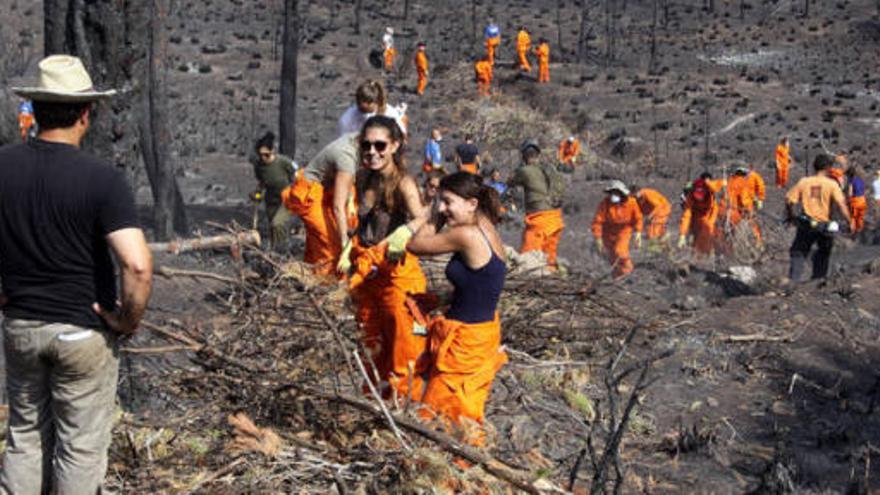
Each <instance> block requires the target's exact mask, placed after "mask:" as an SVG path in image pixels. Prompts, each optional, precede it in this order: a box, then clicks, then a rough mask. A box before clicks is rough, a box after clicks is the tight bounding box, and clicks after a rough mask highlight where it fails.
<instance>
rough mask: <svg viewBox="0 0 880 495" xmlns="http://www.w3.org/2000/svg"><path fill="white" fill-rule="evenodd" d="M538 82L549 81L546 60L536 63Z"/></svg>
mask: <svg viewBox="0 0 880 495" xmlns="http://www.w3.org/2000/svg"><path fill="white" fill-rule="evenodd" d="M538 82H550V64H549V63H547V62H539V63H538Z"/></svg>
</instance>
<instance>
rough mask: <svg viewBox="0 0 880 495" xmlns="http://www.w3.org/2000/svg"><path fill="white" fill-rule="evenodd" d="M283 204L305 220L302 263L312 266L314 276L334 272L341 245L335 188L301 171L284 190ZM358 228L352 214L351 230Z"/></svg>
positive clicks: (349, 223)
mask: <svg viewBox="0 0 880 495" xmlns="http://www.w3.org/2000/svg"><path fill="white" fill-rule="evenodd" d="M281 201H282V202H283V203H284V206H285V207H286V208H287V209H288V210H289V211H290V212H291V213H293V214H294V215H297V216H299V217H300V218H301V219H302V221H303V226H304V227H305V229H306V251H305V254H304V255H303V261H304V262H306V263H309V264H310V265H313V266H314V268H315V273H318V274H321V275H330V274H333V273H335V271H336V263H337V262H338V261H339V253H341V252H342V245H341V240H340V239H339V232H338V229H337V225H336V215H334V214H333V189H332V188H325V187H324V186H323V184H321V183H320V182H313V181H311V180H309V179H307V178H306V177H305V174H304V173H303V169H300V170H299V172H297V174H296V179H295V180H294V183H293V185H292V186H288V187H287V188H285V189H284V190H283V191H281ZM356 225H357V217H356V216H355V215H350V216H349V219H348V227H349V228H354V227H355V226H356Z"/></svg>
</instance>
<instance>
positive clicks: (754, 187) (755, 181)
mask: <svg viewBox="0 0 880 495" xmlns="http://www.w3.org/2000/svg"><path fill="white" fill-rule="evenodd" d="M746 179H748V181H749V189H751V191H752V198H753V199H754V200H755V201H756V202H757V201H764V199H765V198H766V196H767V188H766V187H765V186H764V179H763V178H762V177H761V174H759V173H758V172H755V171H754V170H751V171H749V174H748V175H747V176H746Z"/></svg>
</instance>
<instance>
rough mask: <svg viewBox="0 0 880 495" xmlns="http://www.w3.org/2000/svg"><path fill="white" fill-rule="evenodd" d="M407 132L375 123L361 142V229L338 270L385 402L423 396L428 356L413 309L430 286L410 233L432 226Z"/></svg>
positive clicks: (390, 122)
mask: <svg viewBox="0 0 880 495" xmlns="http://www.w3.org/2000/svg"><path fill="white" fill-rule="evenodd" d="M403 154H404V147H403V132H402V131H401V129H400V127H399V126H398V125H397V123H396V122H395V120H394V119H392V118H390V117H386V116H381V115H380V116H374V117H370V118H369V119H368V120H367V121H366V122H365V123H364V128H363V130H362V131H361V134H360V163H361V170H360V171H359V172H358V174H357V179H356V185H357V196H358V202H359V205H358V229H357V231H356V233H355V235H354V237H353V239H352V241H351V242H350V243H349V244H348V245H347V246H346V247H345V249H344V250H343V254H342V256H341V258H340V262H339V265H338V269H339V271H340V272H342V273H349V275H350V276H349V287H350V289H351V295H352V300H353V301H354V303H355V306H356V308H357V311H356V319H357V322H358V325H359V328H360V330H361V332H362V338H363V342H364V347H366V349H367V350H368V351H369V352H370V354H371V356H370V357H371V358H372V360H373V363H374V364H375V366H376V370H377V371H378V374H379V380H380V382H381V385H382V386H383V387H385V388H383V393H384V394H385V395H386V396H396V397H404V396H406V395H407V394H408V393H409V390H410V384H413V388H412V389H413V390H421V386H420V384H419V382H418V379H417V378H418V377H417V376H415V374H414V372H413V370H414V368H415V363H416V361H417V360H418V357H419V356H420V355H421V354H422V352H423V351H424V348H425V340H426V339H425V328H424V326H420V325H419V324H418V323H417V322H416V321H415V318H414V316H413V313H412V312H411V311H410V309H409V307H408V305H407V297H408V295H412V294H420V293H424V292H425V290H426V285H427V281H426V279H425V275H424V274H423V273H422V269H421V267H420V266H419V261H418V259H417V258H416V257H415V256H413V255H412V254H410V253H407V252H406V243H407V241H409V239H410V238H411V237H412V233H413V232H415V231H416V230H418V229H419V228H420V227H421V226H422V224H424V223H425V221H426V220H427V215H428V210H427V208H425V207H423V206H422V200H421V194H420V193H419V188H418V185H417V184H416V181H415V179H413V178H412V177H411V176H409V175H407V173H406V164H405V163H404V159H403Z"/></svg>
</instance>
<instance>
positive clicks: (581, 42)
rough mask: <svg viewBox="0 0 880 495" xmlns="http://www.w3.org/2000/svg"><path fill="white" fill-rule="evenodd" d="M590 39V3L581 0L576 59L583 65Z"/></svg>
mask: <svg viewBox="0 0 880 495" xmlns="http://www.w3.org/2000/svg"><path fill="white" fill-rule="evenodd" d="M589 38H590V3H589V0H581V27H580V29H579V30H578V45H577V57H578V61H579V62H580V63H582V64H584V65H586V63H587V52H588V50H589Z"/></svg>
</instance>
